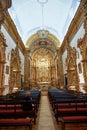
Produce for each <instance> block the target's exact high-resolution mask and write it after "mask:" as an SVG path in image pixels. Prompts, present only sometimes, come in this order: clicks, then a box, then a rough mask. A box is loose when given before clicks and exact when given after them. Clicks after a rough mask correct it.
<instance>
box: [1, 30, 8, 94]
mask: <svg viewBox="0 0 87 130" xmlns="http://www.w3.org/2000/svg"><path fill="white" fill-rule="evenodd" d="M6 47H7V45H6V40H5V39H4V35H3V34H2V32H1V31H0V94H1V93H2V91H3V89H4V64H5V63H6V55H5V50H6Z"/></svg>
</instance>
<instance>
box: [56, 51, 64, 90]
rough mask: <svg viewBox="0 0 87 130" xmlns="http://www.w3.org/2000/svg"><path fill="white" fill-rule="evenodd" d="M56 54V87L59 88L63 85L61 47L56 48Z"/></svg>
mask: <svg viewBox="0 0 87 130" xmlns="http://www.w3.org/2000/svg"><path fill="white" fill-rule="evenodd" d="M57 56H58V60H57V76H58V88H61V87H63V86H64V80H63V63H62V55H61V49H59V50H57Z"/></svg>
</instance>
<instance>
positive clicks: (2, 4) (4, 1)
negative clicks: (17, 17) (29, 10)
mask: <svg viewBox="0 0 87 130" xmlns="http://www.w3.org/2000/svg"><path fill="white" fill-rule="evenodd" d="M10 6H11V0H0V25H1V24H2V23H3V22H4V19H5V16H6V12H7V9H8V8H10Z"/></svg>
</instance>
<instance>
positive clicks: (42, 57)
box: [31, 48, 56, 85]
mask: <svg viewBox="0 0 87 130" xmlns="http://www.w3.org/2000/svg"><path fill="white" fill-rule="evenodd" d="M31 66H32V68H31V76H32V78H31V79H32V83H33V85H35V83H37V84H40V83H41V84H42V83H43V84H44V83H48V84H49V83H50V84H51V85H53V84H55V82H56V66H55V62H54V55H53V52H51V51H50V50H49V49H47V48H40V49H38V50H36V51H35V52H34V53H33V55H32V65H31Z"/></svg>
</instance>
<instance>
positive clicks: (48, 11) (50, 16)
mask: <svg viewBox="0 0 87 130" xmlns="http://www.w3.org/2000/svg"><path fill="white" fill-rule="evenodd" d="M79 3H80V0H13V1H12V7H11V8H10V9H9V13H10V15H11V17H12V19H13V21H14V23H15V25H16V27H17V29H18V32H19V34H20V36H21V38H22V40H23V42H24V44H26V41H27V40H28V38H29V37H31V36H32V35H34V34H36V33H37V31H39V30H48V31H49V32H50V34H53V35H54V36H55V37H56V38H57V39H59V41H60V43H62V41H63V39H64V36H65V34H66V31H67V30H68V27H69V24H70V22H71V20H72V18H73V16H74V14H75V12H76V10H77V8H78V6H79ZM35 36H36V35H35ZM49 36H51V35H49ZM33 38H34V37H33ZM51 38H53V37H51ZM56 43H57V42H56Z"/></svg>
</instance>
